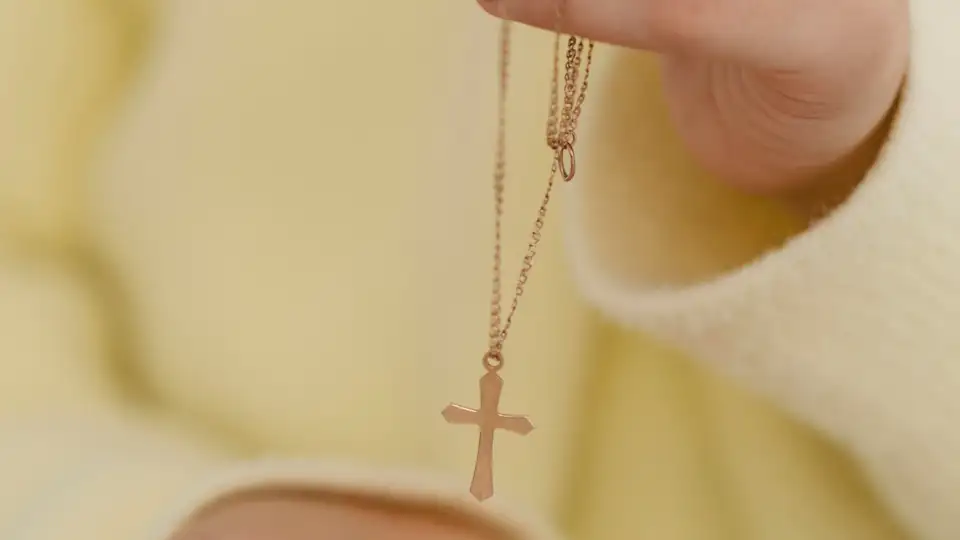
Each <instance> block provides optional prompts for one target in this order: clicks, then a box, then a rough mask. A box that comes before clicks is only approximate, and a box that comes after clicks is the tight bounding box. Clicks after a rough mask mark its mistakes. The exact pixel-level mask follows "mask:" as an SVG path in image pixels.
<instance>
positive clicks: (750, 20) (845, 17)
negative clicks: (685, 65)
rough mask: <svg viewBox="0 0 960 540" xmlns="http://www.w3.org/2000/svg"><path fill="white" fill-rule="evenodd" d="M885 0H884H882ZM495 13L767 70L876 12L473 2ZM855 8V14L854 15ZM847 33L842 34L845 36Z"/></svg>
mask: <svg viewBox="0 0 960 540" xmlns="http://www.w3.org/2000/svg"><path fill="white" fill-rule="evenodd" d="M884 1H886V0H884ZM479 2H480V5H481V6H482V7H483V8H484V9H485V10H486V11H488V12H489V13H491V14H493V15H494V16H497V17H500V18H503V19H508V20H513V21H516V22H520V23H523V24H528V25H531V26H535V27H538V28H544V29H548V30H553V29H555V28H556V27H557V22H558V15H557V12H558V9H560V10H562V17H561V20H560V28H559V29H560V30H561V31H563V32H565V33H570V34H576V35H580V36H583V37H585V38H588V39H594V40H597V41H602V42H606V43H612V44H615V45H623V46H626V47H630V48H635V49H644V50H650V51H655V52H659V53H665V54H677V55H693V56H697V57H705V58H714V59H718V60H726V61H731V62H735V63H738V64H747V65H753V66H756V67H770V68H800V67H805V65H806V64H808V61H812V60H814V59H821V58H823V55H824V53H829V51H832V50H836V48H837V47H839V46H840V45H841V44H842V43H843V41H844V37H845V35H846V34H848V31H849V28H850V26H849V25H848V24H847V23H848V21H850V20H856V19H863V18H864V17H867V16H869V15H871V13H875V12H876V11H877V10H875V9H868V8H869V7H870V5H871V4H873V2H862V1H849V0H806V1H796V0H770V1H766V2H759V3H758V2H757V1H756V0H479ZM861 12H862V13H861ZM847 37H849V36H847Z"/></svg>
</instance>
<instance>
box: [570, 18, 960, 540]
mask: <svg viewBox="0 0 960 540" xmlns="http://www.w3.org/2000/svg"><path fill="white" fill-rule="evenodd" d="M910 8H911V12H912V13H911V21H912V27H913V38H912V40H913V41H912V65H911V67H910V71H909V75H908V81H907V85H906V88H905V90H904V93H903V95H902V99H901V103H900V108H899V111H898V115H897V117H896V118H895V119H894V124H893V127H892V131H891V132H890V135H889V138H888V140H887V141H886V143H885V147H884V148H883V151H882V153H881V155H880V157H879V158H878V160H877V161H876V163H875V164H874V166H873V167H872V169H871V170H870V171H869V172H868V175H867V177H866V178H865V179H864V181H863V182H862V183H861V185H860V186H859V188H858V189H857V190H856V191H855V192H854V193H853V194H852V196H851V197H850V198H849V199H848V200H847V201H846V202H845V203H843V204H842V205H841V206H840V207H839V208H837V209H836V210H834V211H833V212H832V213H831V214H830V215H828V216H826V217H825V218H824V219H821V220H820V221H818V222H817V223H816V224H814V225H811V226H809V227H808V226H807V224H806V223H797V222H794V221H793V220H791V218H790V217H788V216H787V213H786V212H785V211H779V210H778V209H777V208H776V206H775V205H773V204H771V203H769V202H765V201H763V200H759V199H751V198H749V197H746V196H742V195H738V194H735V193H733V192H731V191H728V190H725V189H724V188H722V187H719V186H718V185H715V184H713V183H711V182H710V179H709V178H708V176H707V175H705V174H703V173H701V172H700V171H698V170H696V168H695V167H694V166H693V165H691V164H690V159H689V158H688V156H686V155H685V154H684V151H683V150H682V149H681V146H680V144H679V143H678V142H677V141H676V140H675V139H674V138H673V136H672V135H671V134H670V129H669V126H668V122H667V119H666V118H665V116H664V113H663V112H662V111H663V109H664V107H663V106H662V102H661V99H660V96H659V89H658V87H659V85H658V81H657V80H656V77H657V76H656V68H655V66H654V64H653V63H652V62H651V61H649V60H648V59H646V58H645V57H643V56H637V55H633V54H631V53H627V52H621V53H617V55H619V56H615V57H613V58H611V59H610V60H608V62H607V63H606V64H604V65H602V66H599V67H600V70H598V76H599V77H600V78H599V79H598V81H600V82H598V84H601V85H605V86H602V87H598V86H597V85H595V86H594V88H602V89H601V90H595V93H596V92H599V94H598V95H601V97H600V98H599V99H598V100H597V104H598V106H599V107H600V109H597V110H596V111H595V113H599V115H598V116H595V117H593V118H592V119H591V122H592V124H593V126H585V127H587V129H588V130H589V131H588V132H587V133H586V139H589V140H590V145H592V146H588V147H584V149H585V150H587V151H589V150H590V149H591V148H595V149H596V150H595V152H594V154H593V155H588V154H587V153H584V154H583V159H582V160H581V161H582V166H581V170H582V175H581V177H580V179H579V183H578V184H577V186H576V187H575V188H574V189H575V190H576V191H577V193H576V196H575V197H574V201H573V204H572V206H571V218H572V219H571V220H570V221H569V223H570V224H571V227H570V231H569V234H568V238H569V240H570V242H571V251H572V253H573V255H574V257H573V259H574V261H573V264H574V266H575V270H576V273H577V275H578V279H579V281H580V283H581V284H582V287H583V290H584V291H585V294H586V295H587V296H588V297H589V298H590V299H591V300H592V301H593V302H594V303H595V304H596V305H597V306H599V308H601V309H602V310H603V311H604V312H605V313H606V314H607V315H608V316H610V317H611V318H613V319H615V320H616V321H619V322H620V323H622V324H623V325H625V326H629V327H633V328H638V329H642V330H643V331H645V332H648V333H649V334H651V335H653V336H654V337H657V338H659V339H661V340H663V341H665V342H668V343H671V344H673V345H674V346H676V347H677V348H679V349H681V350H683V351H684V352H686V353H688V354H690V355H691V356H693V357H695V358H698V359H700V360H702V361H704V362H706V363H708V364H709V365H710V366H711V367H713V368H715V369H717V370H719V371H722V372H724V373H726V374H728V375H730V376H732V377H734V378H735V379H737V380H739V381H740V382H742V383H743V384H745V385H747V386H748V387H751V388H753V389H754V390H755V391H758V392H760V393H763V394H766V395H767V396H769V397H771V398H772V399H774V400H776V401H777V402H778V403H779V404H780V405H781V406H782V407H783V408H785V409H786V410H788V411H789V412H791V413H792V414H794V415H795V416H796V417H798V418H800V419H802V420H804V421H806V422H808V423H809V424H812V425H814V426H816V427H817V428H819V429H820V430H822V431H823V432H825V433H826V434H827V435H828V436H830V437H831V438H833V439H834V440H835V441H836V442H837V443H839V444H840V445H842V446H844V447H845V448H846V449H847V450H848V451H849V452H850V453H852V454H853V455H854V456H856V457H857V458H858V459H859V461H860V463H861V464H862V466H863V467H864V468H865V470H866V472H867V474H868V475H869V477H870V478H871V479H872V481H873V483H874V485H875V487H876V489H877V490H878V491H879V492H880V494H881V496H882V497H884V498H885V500H886V502H887V503H888V505H889V506H890V508H892V509H893V510H894V511H895V512H896V513H897V514H898V515H899V517H900V518H901V520H902V521H903V522H904V523H905V524H906V525H907V526H908V527H910V528H912V530H913V531H914V532H915V533H916V534H917V535H918V537H919V538H925V539H929V540H948V539H955V538H960V459H958V456H960V423H958V419H960V331H958V327H957V325H958V324H960V240H958V239H957V238H956V234H955V233H956V232H957V231H960V211H958V210H960V206H958V205H960V182H958V181H957V178H956V175H957V174H958V171H960V157H958V149H960V101H958V100H957V95H960V75H958V72H957V70H956V69H955V66H954V63H953V52H952V51H954V50H956V48H957V45H958V42H957V39H958V38H957V32H956V28H957V26H958V24H960V6H958V5H957V4H953V3H949V2H942V1H939V0H912V1H911V3H910ZM604 94H605V95H604ZM638 94H639V95H638ZM604 107H605V108H604ZM591 128H592V129H591ZM594 143H596V144H594ZM638 148H642V149H643V151H638V150H637V149H638ZM591 168H592V170H590V169H591Z"/></svg>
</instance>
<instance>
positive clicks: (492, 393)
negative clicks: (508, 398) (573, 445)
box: [443, 370, 533, 501]
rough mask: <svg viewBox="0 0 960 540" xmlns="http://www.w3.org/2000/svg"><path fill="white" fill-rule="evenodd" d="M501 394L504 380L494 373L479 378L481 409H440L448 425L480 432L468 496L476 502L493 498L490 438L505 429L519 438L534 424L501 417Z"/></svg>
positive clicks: (507, 415) (515, 417) (508, 416)
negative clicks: (465, 425) (476, 428)
mask: <svg viewBox="0 0 960 540" xmlns="http://www.w3.org/2000/svg"><path fill="white" fill-rule="evenodd" d="M502 392H503V379H501V378H500V376H499V375H497V373H496V371H493V370H491V371H488V373H487V374H486V375H484V376H483V377H481V378H480V408H479V409H468V408H467V407H463V406H461V405H457V404H455V403H451V404H450V405H447V407H446V408H445V409H443V417H444V418H445V419H446V421H447V422H449V423H451V424H474V425H476V426H477V427H479V428H480V442H479V445H478V448H477V462H476V466H475V467H474V469H473V481H472V482H471V483H470V493H471V494H472V495H473V496H474V497H476V498H477V500H478V501H483V500H485V499H489V498H490V497H492V496H493V434H494V433H495V432H496V430H498V429H505V430H507V431H512V432H513V433H519V434H520V435H526V434H528V433H530V432H531V431H533V424H532V423H531V422H530V420H529V419H527V417H526V416H520V415H513V414H500V411H499V410H498V409H499V406H500V394H501V393H502Z"/></svg>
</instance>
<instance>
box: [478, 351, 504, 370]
mask: <svg viewBox="0 0 960 540" xmlns="http://www.w3.org/2000/svg"><path fill="white" fill-rule="evenodd" d="M483 368H484V369H486V370H487V371H488V372H490V373H496V372H498V371H500V370H501V369H503V353H501V352H500V351H487V354H485V355H483Z"/></svg>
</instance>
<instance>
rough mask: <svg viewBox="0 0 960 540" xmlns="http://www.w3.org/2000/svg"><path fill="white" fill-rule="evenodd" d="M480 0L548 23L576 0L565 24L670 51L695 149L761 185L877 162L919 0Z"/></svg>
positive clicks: (684, 132) (794, 184) (738, 178)
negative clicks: (911, 10)
mask: <svg viewBox="0 0 960 540" xmlns="http://www.w3.org/2000/svg"><path fill="white" fill-rule="evenodd" d="M479 1H480V4H481V5H482V6H483V7H484V9H486V10H487V11H488V12H490V13H492V14H494V15H496V16H498V17H502V18H507V19H510V20H515V21H518V22H521V23H526V24H529V25H533V26H537V27H541V28H545V29H553V28H554V27H555V24H556V2H563V1H565V2H566V7H565V9H564V15H563V21H562V24H561V28H562V30H563V31H564V32H567V33H573V34H577V35H581V36H584V37H587V38H592V39H595V40H598V41H605V42H608V43H613V44H617V45H623V46H627V47H632V48H637V49H644V50H649V51H653V52H656V53H659V54H660V55H661V57H662V60H663V71H664V84H665V91H666V98H667V106H668V107H669V109H670V113H671V115H672V118H673V120H674V124H675V127H676V129H677V131H678V133H679V134H680V136H681V137H682V139H683V140H684V141H685V142H686V144H687V146H688V148H689V149H690V151H691V152H692V153H693V155H694V156H695V157H696V158H698V159H699V160H700V161H701V163H702V164H703V165H704V166H705V167H707V168H708V169H709V170H711V171H712V172H714V173H715V174H717V175H718V176H720V177H721V178H723V179H725V180H727V181H728V182H730V183H732V184H734V185H735V186H738V187H740V188H743V189H746V190H749V191H755V192H777V191H789V190H798V188H803V187H805V184H809V183H812V182H815V181H816V180H817V179H819V178H824V177H827V178H829V177H831V176H837V175H830V174H824V173H825V171H830V170H831V169H833V168H838V167H839V168H845V169H849V166H848V165H847V163H848V162H850V161H851V160H858V161H860V162H864V161H866V163H865V164H864V166H863V168H866V167H868V166H869V164H870V162H872V157H873V155H872V154H873V153H875V151H876V148H877V147H879V146H880V143H879V142H878V139H880V138H882V135H883V133H882V126H883V125H884V119H885V118H886V117H887V116H888V113H889V111H890V110H891V108H892V107H893V104H894V103H895V101H896V97H897V95H898V92H899V89H900V86H901V84H902V81H903V78H904V75H905V73H906V67H907V60H908V49H909V45H908V39H909V36H908V34H909V15H908V6H907V1H908V0H765V1H757V0H479ZM865 152H866V153H870V154H871V155H870V156H869V157H868V159H867V160H864V159H862V154H863V153H865ZM862 173H863V171H859V172H858V173H857V175H858V176H859V175H862ZM858 179H859V178H858Z"/></svg>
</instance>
